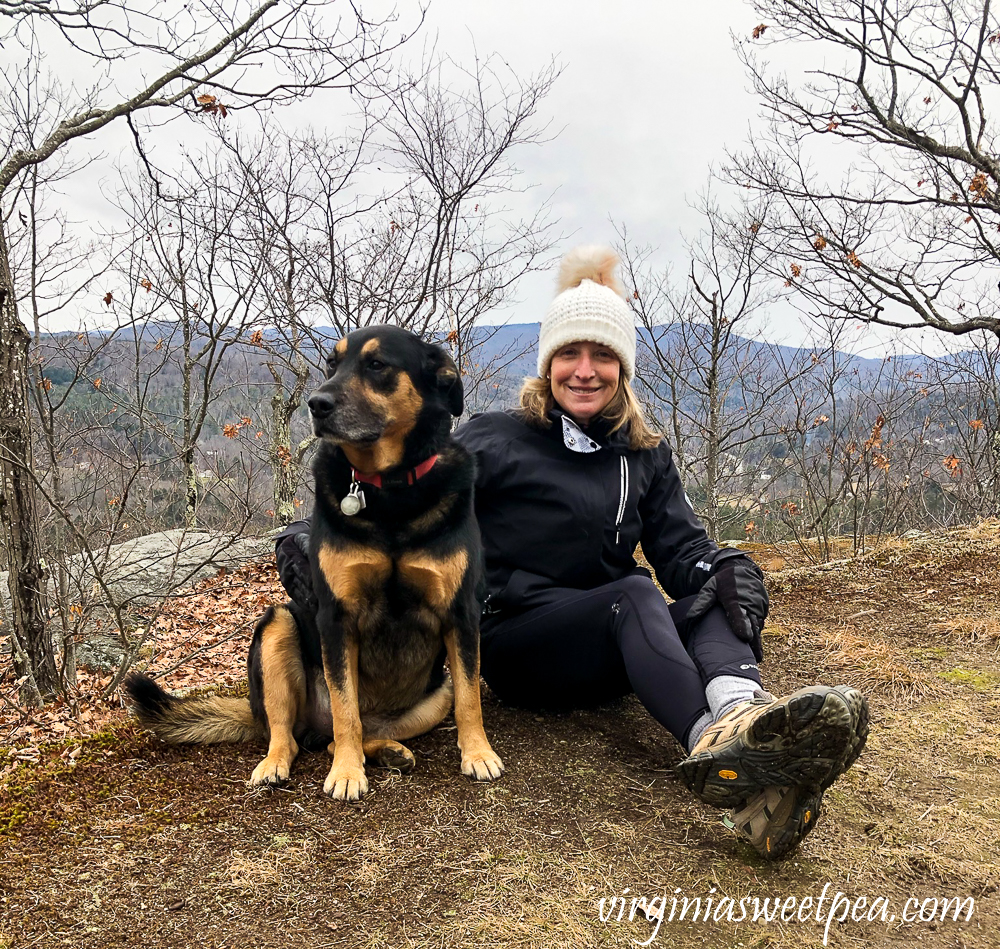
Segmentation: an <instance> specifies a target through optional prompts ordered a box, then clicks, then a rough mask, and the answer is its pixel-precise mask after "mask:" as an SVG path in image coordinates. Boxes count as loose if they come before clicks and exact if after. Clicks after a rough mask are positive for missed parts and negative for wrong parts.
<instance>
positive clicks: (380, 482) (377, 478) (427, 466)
mask: <svg viewBox="0 0 1000 949" xmlns="http://www.w3.org/2000/svg"><path fill="white" fill-rule="evenodd" d="M437 460H438V456H437V455H431V456H430V458H428V459H427V460H426V461H422V462H420V464H419V465H417V467H416V468H410V470H409V471H403V472H400V473H399V474H398V475H391V476H384V475H381V474H365V473H364V472H363V471H358V470H357V469H356V468H352V469H351V477H352V478H353V479H354V480H355V481H360V482H362V483H363V484H373V485H375V487H376V488H381V487H384V486H385V485H386V484H387V483H391V484H393V485H396V484H416V483H417V482H418V481H419V480H420V479H421V478H422V477H423V476H424V475H425V474H427V472H428V471H430V470H431V468H433V467H434V463H435V462H436V461H437Z"/></svg>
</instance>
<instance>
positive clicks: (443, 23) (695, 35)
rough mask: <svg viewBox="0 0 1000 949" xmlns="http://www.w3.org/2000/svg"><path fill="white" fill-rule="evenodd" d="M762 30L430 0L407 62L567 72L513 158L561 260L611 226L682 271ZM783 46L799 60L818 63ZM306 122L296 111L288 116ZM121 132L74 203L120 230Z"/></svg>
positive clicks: (573, 1)
mask: <svg viewBox="0 0 1000 949" xmlns="http://www.w3.org/2000/svg"><path fill="white" fill-rule="evenodd" d="M362 6H363V8H364V9H365V10H366V11H371V12H372V13H374V14H376V15H378V14H379V13H381V12H383V11H385V10H388V9H391V8H392V7H393V6H396V8H397V9H398V11H399V13H400V18H401V21H402V24H403V25H406V24H407V22H409V23H412V22H413V21H412V15H413V11H414V9H415V4H413V3H412V0H405V2H397V3H395V4H393V3H392V0H367V2H364V3H362ZM333 9H334V10H335V9H336V8H335V7H334V8H333ZM757 22H758V18H757V16H756V15H755V13H754V11H753V8H752V6H751V5H750V4H749V3H747V2H744V0H711V2H709V3H704V4H695V3H679V2H676V0H625V2H618V3H609V2H600V3H598V2H594V0H547V2H546V0H475V2H470V0H430V8H429V12H428V17H427V22H426V25H425V27H424V32H423V38H422V39H420V40H417V41H415V42H414V43H413V44H412V45H411V46H410V52H409V55H412V56H413V57H415V58H419V57H420V54H421V50H422V49H423V48H424V47H425V46H426V44H428V43H430V42H432V41H433V39H434V37H437V46H438V49H439V51H441V52H446V53H448V54H450V55H451V56H452V57H453V58H454V59H456V60H457V61H458V62H466V63H468V62H471V60H472V57H473V55H474V53H475V52H478V54H479V55H480V56H481V57H485V56H487V55H489V54H492V53H496V54H498V55H499V56H500V57H502V58H503V59H504V61H506V62H507V63H509V64H510V66H511V67H512V69H513V70H514V72H515V73H517V74H518V75H521V76H527V75H530V74H532V73H535V72H538V71H539V70H541V69H543V68H544V67H545V66H546V65H547V64H548V63H549V62H550V61H551V60H552V59H555V60H556V61H557V62H558V63H559V64H560V65H561V66H562V69H563V71H562V75H561V76H560V78H559V79H558V80H557V82H556V84H555V86H554V88H553V90H552V92H551V93H550V95H549V96H548V98H547V99H545V100H544V101H543V103H542V105H541V110H540V115H539V119H540V121H541V122H543V123H544V122H548V123H550V131H551V134H552V138H551V141H549V142H548V143H547V144H544V145H541V146H535V147H531V146H529V147H524V148H522V149H520V151H519V152H518V153H517V154H516V156H515V160H516V163H517V165H518V167H519V168H520V169H521V170H522V171H523V181H524V183H525V184H528V183H531V184H533V185H535V186H536V187H535V189H534V190H533V191H531V192H529V198H530V200H531V201H532V203H538V202H541V201H542V200H543V199H544V198H545V197H547V196H551V207H552V218H553V219H554V220H555V222H556V228H557V230H558V231H559V232H561V233H563V234H565V235H566V238H565V239H564V240H563V241H562V243H561V245H560V246H559V247H558V248H557V252H559V253H562V252H565V251H566V250H568V249H569V248H570V247H572V246H574V245H575V244H578V243H598V242H606V243H611V242H613V241H614V238H615V234H614V230H613V227H612V225H611V223H610V222H611V220H612V219H613V220H614V221H616V222H619V223H623V224H625V225H626V226H627V227H628V230H629V234H630V238H631V239H632V240H633V241H634V242H635V243H636V244H640V245H641V244H649V245H652V246H654V247H657V248H659V255H658V257H657V258H655V259H656V261H657V262H658V263H660V264H662V265H663V266H666V265H672V266H673V267H674V269H675V270H679V272H680V274H683V273H684V272H685V270H686V260H685V257H684V252H683V243H682V237H684V236H687V237H693V236H694V235H695V234H696V232H697V231H698V229H699V227H700V220H699V216H698V214H697V213H696V212H694V211H693V210H692V209H691V207H690V203H691V202H693V201H694V200H695V199H696V197H697V195H698V193H699V192H700V191H702V190H703V189H704V188H705V187H706V185H707V183H708V175H709V168H710V166H711V165H712V164H716V165H717V164H719V163H720V162H721V161H722V160H723V158H724V152H725V149H726V148H727V147H729V148H732V149H738V148H740V146H741V145H742V143H744V142H745V141H747V139H748V136H750V135H751V134H752V127H753V124H754V122H755V119H756V114H757V104H756V102H755V101H754V98H753V96H752V95H751V93H750V92H749V90H748V86H749V83H748V80H747V78H746V76H745V74H744V72H743V70H742V68H741V66H740V64H739V61H738V59H737V57H736V54H735V52H734V50H733V34H735V35H736V36H738V37H740V38H746V37H747V36H748V35H749V33H750V31H751V30H752V29H753V27H754V26H755V25H756V23H757ZM778 50H779V51H780V54H781V55H782V56H783V57H789V56H790V57H796V58H798V59H799V61H801V62H805V61H806V60H805V59H804V57H805V56H808V55H809V52H808V51H806V50H802V49H799V50H795V49H791V50H790V49H788V48H787V47H784V46H782V47H778ZM345 95H346V94H345ZM347 101H348V100H347V99H346V98H345V103H346V102H347ZM333 105H334V103H333V102H331V101H330V100H327V103H325V104H324V106H323V108H322V113H320V114H323V115H327V116H329V119H328V120H329V121H331V122H336V114H335V112H336V110H335V109H334V108H332V106H333ZM328 109H329V111H327V110H328ZM318 112H319V110H316V109H315V108H314V107H310V108H309V111H308V112H307V113H305V114H307V115H308V116H309V120H310V121H313V122H315V121H316V117H317V114H318ZM287 114H288V113H286V115H287ZM294 117H295V112H294V111H293V112H292V113H291V115H290V116H289V119H287V120H291V121H294ZM109 131H110V130H109ZM116 131H117V139H116V138H115V136H114V135H105V136H104V137H103V138H101V140H100V142H97V141H95V142H93V143H91V144H90V145H89V146H80V147H81V148H83V147H89V148H90V149H92V150H94V151H96V150H97V149H101V150H102V151H103V152H104V154H105V155H106V156H107V159H108V160H107V161H106V162H105V163H104V164H103V165H102V166H101V168H102V170H101V171H100V172H99V173H98V172H97V171H96V169H93V170H91V171H90V172H89V173H88V176H87V177H83V176H81V177H80V178H79V179H78V181H77V182H76V184H75V188H76V192H77V193H76V194H74V195H72V204H73V206H74V208H73V211H72V212H71V213H72V216H73V217H74V218H76V219H77V220H83V221H87V222H94V224H95V226H96V227H100V226H105V225H107V226H114V225H115V221H114V212H113V211H112V210H111V209H110V205H109V204H108V202H107V201H105V200H104V199H103V198H102V197H101V194H102V192H103V193H104V194H107V193H108V192H110V191H113V190H114V189H115V186H116V181H117V177H118V173H117V172H116V171H114V169H113V168H112V164H113V162H114V160H115V159H116V158H119V157H120V158H121V160H122V163H123V164H126V165H131V164H134V162H135V157H134V152H133V150H132V148H131V145H130V141H129V138H128V132H127V129H126V128H125V127H124V126H122V127H121V128H120V129H117V130H116ZM173 134H177V133H173ZM95 174H99V175H100V176H101V181H100V182H98V181H97V180H96V179H95V177H94V176H95ZM88 179H89V180H88ZM81 182H82V185H81ZM719 196H720V197H722V193H721V192H719ZM76 209H79V210H78V211H77V210H76ZM552 288H553V275H552V274H551V273H548V274H544V275H541V274H540V275H535V276H532V277H529V278H527V279H525V280H524V281H523V283H522V286H521V287H520V290H519V298H520V299H519V302H518V303H517V304H516V305H515V306H512V307H510V308H509V309H508V310H507V311H505V312H502V313H500V314H498V321H499V320H502V321H509V322H519V323H527V322H536V321H538V320H539V319H541V317H542V315H543V314H544V311H545V308H546V307H547V306H548V303H549V302H550V300H551V298H552V293H553V289H552ZM771 323H772V325H771V329H770V331H769V335H770V336H771V337H772V338H775V339H780V340H781V341H788V342H800V341H802V339H803V337H804V332H803V330H802V329H801V328H800V326H799V324H798V321H797V318H796V317H795V316H794V315H793V314H792V313H790V312H787V311H786V312H784V313H782V312H781V311H776V312H775V313H774V314H773V315H772V320H771ZM905 343H906V348H908V349H911V350H913V349H917V348H919V347H920V345H921V342H920V340H919V338H918V337H916V336H914V335H912V334H911V335H909V336H907V337H905Z"/></svg>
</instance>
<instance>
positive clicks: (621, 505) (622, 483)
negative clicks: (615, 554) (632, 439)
mask: <svg viewBox="0 0 1000 949" xmlns="http://www.w3.org/2000/svg"><path fill="white" fill-rule="evenodd" d="M619 461H620V462H621V469H620V477H619V490H620V497H619V500H618V519H617V520H616V521H615V543H616V544H617V543H618V542H619V540H620V539H621V535H622V532H621V526H622V518H623V517H624V516H625V504H626V502H627V501H628V459H627V458H626V457H625V456H624V455H622V456H621V457H620V458H619Z"/></svg>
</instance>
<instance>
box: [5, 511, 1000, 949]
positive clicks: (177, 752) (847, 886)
mask: <svg viewBox="0 0 1000 949" xmlns="http://www.w3.org/2000/svg"><path fill="white" fill-rule="evenodd" d="M754 554H755V556H757V558H758V559H759V561H760V562H761V563H762V565H763V566H764V567H765V569H766V570H767V571H768V582H769V588H770V590H771V593H772V615H771V621H770V626H769V628H768V630H767V632H766V634H765V648H766V652H767V658H766V662H765V666H764V674H765V677H766V678H765V682H766V684H767V685H768V686H769V687H770V688H771V690H772V691H775V692H782V691H787V690H791V689H793V688H796V687H798V686H800V685H804V684H807V683H810V682H813V681H816V680H820V681H826V682H829V683H836V682H849V683H851V684H853V685H856V686H858V687H860V688H862V689H864V690H865V691H866V693H867V694H868V695H869V697H870V701H871V708H872V729H871V739H870V741H869V745H868V750H867V751H866V753H865V754H864V755H863V756H862V758H861V760H860V761H859V762H858V764H857V765H856V766H855V767H854V769H853V770H852V771H851V772H849V773H848V774H847V775H845V776H844V777H843V778H842V779H841V780H840V781H839V782H837V784H836V785H835V786H834V787H833V788H832V789H831V790H830V791H829V792H828V793H827V795H826V797H825V800H824V806H823V816H822V818H821V820H820V822H819V824H818V826H817V828H816V830H815V831H814V832H813V833H812V834H811V835H810V836H809V837H808V838H807V839H806V840H805V842H804V843H803V845H802V847H801V848H800V850H799V851H798V852H797V853H795V854H793V855H792V856H791V857H790V858H789V859H787V860H785V861H783V862H781V863H777V864H766V863H765V862H763V861H762V860H761V859H760V858H758V857H757V856H756V854H755V853H754V852H753V851H752V850H750V849H749V848H748V847H746V846H745V845H743V844H741V843H739V842H738V841H737V840H736V839H735V838H734V837H733V836H732V835H731V834H730V833H729V832H728V831H727V830H726V829H725V828H724V827H723V826H722V825H721V823H720V822H719V814H718V812H714V811H713V810H712V809H710V808H708V807H706V806H703V805H701V804H700V803H699V802H697V801H696V800H695V799H693V798H692V796H691V795H690V794H688V792H687V791H686V790H685V789H684V788H683V787H682V786H681V785H680V784H679V783H678V781H677V780H676V778H675V777H674V775H673V772H672V766H673V765H674V764H675V763H676V762H677V761H678V760H679V759H680V757H681V749H680V747H679V746H678V745H677V744H676V743H675V742H674V741H673V740H672V739H671V738H670V737H669V736H668V735H666V734H665V733H664V732H663V731H662V730H661V729H659V728H658V727H657V726H656V725H655V724H654V723H653V722H652V721H651V720H650V719H649V718H648V716H647V715H645V714H644V713H643V711H642V709H641V707H640V706H639V705H638V703H637V702H636V701H635V700H634V699H632V698H630V699H626V700H622V701H621V702H619V703H617V704H615V705H613V706H606V707H603V708H600V709H595V710H588V711H580V712H574V713H571V714H559V715H556V714H536V713H533V712H526V711H522V710H517V709H511V708H506V707H504V706H502V705H501V704H500V703H498V702H497V701H496V700H495V699H494V698H493V697H492V696H490V694H489V693H488V691H485V690H484V708H485V717H486V723H487V730H488V732H489V734H490V736H491V738H492V740H493V743H494V746H495V747H496V749H497V750H498V751H499V753H500V754H501V755H502V756H503V758H504V760H505V762H506V765H507V769H508V770H507V773H506V774H505V775H504V777H503V778H502V779H501V780H500V781H498V782H496V783H494V784H481V785H480V784H474V783H471V782H469V781H468V780H467V779H465V778H463V777H462V775H461V774H460V773H459V770H458V753H457V750H456V748H455V732H454V728H453V727H447V725H446V726H445V727H441V728H439V729H437V730H436V731H434V732H432V733H431V734H429V735H426V736H424V737H422V738H419V739H416V740H414V741H412V742H410V743H408V744H409V745H410V747H411V748H412V749H413V750H414V752H415V753H416V755H417V758H418V767H417V769H416V770H415V771H414V772H413V773H412V774H410V775H406V776H402V775H399V774H395V773H390V772H386V771H377V770H374V769H373V770H372V771H371V772H370V775H371V776H372V777H373V779H374V780H373V781H372V790H371V792H370V793H369V795H368V797H367V798H366V799H365V800H364V801H363V802H362V803H360V804H357V805H345V804H339V803H334V802H332V801H330V800H328V799H326V798H325V797H324V796H323V794H322V790H321V787H322V782H323V778H324V775H325V773H326V770H327V768H328V759H327V757H326V755H325V754H312V755H304V756H303V757H302V758H300V760H299V762H298V764H297V766H296V769H295V772H294V775H293V780H292V782H291V783H290V785H289V786H288V787H287V788H285V789H283V790H279V791H274V792H266V791H250V790H249V789H248V787H247V785H246V778H247V777H248V775H249V773H250V771H251V770H252V768H253V767H254V765H255V764H256V763H257V761H258V760H259V758H260V755H261V750H260V749H258V748H255V747H251V746H218V747H213V748H169V747H166V746H164V745H162V744H160V743H158V742H157V741H156V740H154V739H152V738H150V737H148V736H146V735H145V734H142V733H139V732H138V731H137V730H136V729H135V728H134V727H133V726H132V725H131V724H130V723H129V722H128V720H127V718H126V716H125V713H124V712H122V711H121V710H120V709H117V710H115V711H114V712H113V714H111V715H110V716H105V718H104V719H103V720H102V722H101V723H100V725H99V727H98V728H96V729H95V730H94V733H93V734H91V735H90V736H89V737H86V738H83V739H80V738H78V737H72V738H66V739H65V740H63V741H62V742H60V743H57V744H55V745H52V746H50V747H47V748H45V749H43V751H42V753H41V754H38V755H35V756H34V757H36V758H37V759H38V760H37V761H28V762H23V763H20V764H17V766H16V767H13V766H12V765H13V764H14V763H15V761H16V752H17V748H16V744H17V743H16V738H15V739H12V745H11V749H10V750H9V751H7V752H6V754H7V756H8V768H7V773H6V775H5V777H4V778H3V786H2V787H0V900H2V916H0V949H14V947H17V949H22V947H25V949H26V947H42V949H50V947H61V946H72V947H78V949H85V947H94V949H96V947H102V949H112V947H122V949H125V947H128V949H138V947H147V946H148V947H153V946H155V947H158V949H179V947H196V946H197V947H212V949H215V947H218V949H222V947H242V946H254V947H260V949H266V947H282V949H285V947H289V946H294V947H309V949H320V947H334V946H336V947H344V949H353V947H372V949H374V947H392V949H396V947H428V949H429V947H445V946H449V947H450V946H476V947H486V949H488V947H501V946H503V947H536V946H537V947H562V946H567V947H568V946H582V947H591V946H594V947H599V946H609V947H610V946H631V945H636V944H650V945H661V946H671V947H678V949H689V947H702V946H704V947H718V946H726V947H742V949H751V947H752V949H786V947H787V949H793V947H795V949H798V947H812V946H822V945H831V946H878V947H897V946H898V947H903V946H906V947H912V946H915V945H921V946H927V947H941V949H944V947H955V949H973V947H975V949H981V947H991V946H1000V935H998V932H997V928H998V923H1000V911H998V901H997V887H998V885H1000V856H998V854H1000V724H998V723H1000V655H998V648H1000V597H998V595H997V589H996V585H997V563H998V557H1000V524H998V523H997V522H990V523H986V524H983V525H980V526H979V527H978V528H975V529H973V530H964V531H951V532H946V533H944V532H943V533H935V534H928V535H921V536H920V537H916V538H912V539H908V540H897V541H894V542H893V543H891V544H889V545H888V546H885V547H883V548H881V549H879V550H878V551H876V552H874V553H872V554H869V555H867V556H865V557H863V558H860V559H858V560H853V561H843V562H839V563H835V564H833V565H827V566H812V567H810V566H802V563H803V559H802V557H801V555H800V554H799V553H798V552H797V551H796V550H795V549H794V548H791V547H789V548H774V547H766V548H765V547H759V548H755V549H754ZM259 571H260V568H258V576H257V577H256V579H255V581H254V582H255V583H256V584H257V586H258V588H259V585H260V582H261V581H260V577H259ZM228 582H229V583H230V584H231V583H232V579H231V578H230V580H229V581H228ZM227 589H228V588H227ZM259 592H260V591H259V589H258V594H259ZM218 599H219V609H220V611H224V612H225V615H226V621H225V623H221V622H219V623H216V624H215V628H216V630H217V632H220V633H221V632H224V631H226V630H230V629H231V623H232V621H233V616H232V611H233V598H232V596H231V595H227V596H220V597H219V598H218ZM248 599H249V600H254V602H256V599H255V598H253V597H250V598H248ZM209 612H210V611H209ZM209 619H211V617H209ZM249 630H250V625H249V620H248V621H247V636H249ZM210 652H211V650H210V649H206V650H203V652H202V653H201V656H202V658H204V655H205V654H206V653H210ZM152 658H153V666H154V668H155V666H156V661H155V660H156V655H155V653H154V655H153V657H152ZM213 662H214V665H211V664H210V666H211V668H212V670H213V674H214V675H215V677H216V678H217V679H219V680H220V681H231V682H236V681H238V680H239V679H240V676H241V669H240V666H239V662H238V661H237V660H235V659H234V660H233V661H232V662H231V663H230V664H229V665H228V666H227V667H226V668H224V669H221V668H219V667H220V666H221V665H222V663H220V662H219V661H218V660H213ZM161 668H165V667H162V666H161ZM185 674H186V675H188V676H189V675H190V669H188V670H186V673H185ZM165 681H166V682H167V684H168V685H170V684H172V676H167V677H166V679H165ZM206 681H211V679H206ZM824 893H825V902H824V903H823V904H819V905H818V903H817V901H818V900H819V898H820V897H821V896H822V895H824ZM837 894H843V896H842V897H840V898H839V899H838V898H837ZM658 896H659V897H661V898H662V897H664V896H665V897H666V911H667V917H668V918H667V920H666V921H664V922H663V923H662V925H660V926H659V927H657V926H656V924H655V923H653V922H650V921H648V920H647V919H646V918H645V917H644V916H643V914H642V913H641V911H640V912H636V913H635V914H634V918H632V919H631V920H630V919H629V916H630V911H631V908H632V904H631V902H630V901H631V900H632V899H633V898H634V897H646V898H647V899H653V898H654V897H658ZM621 897H623V898H624V899H623V900H619V899H618V898H621ZM969 897H971V898H972V899H973V900H974V910H973V912H972V916H971V918H970V919H967V918H966V917H967V915H968V910H969V908H970V904H969V903H965V904H964V907H963V909H962V911H961V913H960V918H959V919H958V920H957V921H956V920H955V919H954V918H953V917H954V915H955V907H954V906H953V907H952V908H951V909H949V910H948V911H947V918H945V919H943V920H942V918H941V916H942V912H943V901H944V900H946V899H953V898H959V899H961V900H967V899H968V898H969ZM685 898H686V899H687V901H688V903H687V911H686V913H685V918H684V919H681V918H680V915H681V910H682V908H684V904H683V903H682V900H684V899H685ZM775 898H777V899H780V900H781V901H782V905H783V907H785V908H786V912H785V915H786V919H785V920H784V921H783V920H782V919H781V918H780V914H779V915H778V916H777V917H776V918H774V919H772V920H771V921H767V920H765V919H763V918H758V919H757V920H756V921H754V920H753V919H752V916H753V912H754V906H755V904H754V899H757V900H759V901H763V900H765V899H772V900H773V899H775ZM790 898H791V899H794V900H795V901H797V902H795V904H794V905H792V904H788V903H786V901H788V900H789V899H790ZM807 898H811V899H812V900H813V902H812V904H811V905H810V904H808V903H806V902H805V900H806V899H807ZM695 899H700V901H701V902H700V903H698V904H696V903H695V902H694V900H695ZM861 899H864V900H867V904H866V905H864V906H861V908H860V909H859V908H858V907H859V906H860V904H859V903H858V901H859V900H861ZM602 900H603V901H604V902H603V903H602V902H601V901H602ZM674 900H676V903H674V902H673V901H674ZM741 900H744V901H745V902H744V904H743V906H744V907H745V908H746V914H747V919H746V920H744V921H742V922H737V921H735V920H736V919H738V918H739V913H740V901H741ZM908 900H916V901H917V902H918V904H919V905H918V906H916V907H914V905H913V904H910V905H909V906H907V901H908ZM612 901H615V902H612ZM835 901H836V902H835ZM845 901H849V902H850V906H849V907H848V906H847V904H846V902H845ZM880 901H881V902H880ZM925 901H937V904H936V907H937V908H936V909H935V904H934V903H932V902H925ZM873 903H874V907H873V906H872V904H873ZM769 905H772V907H773V904H769ZM789 906H792V912H794V913H797V914H798V917H799V918H794V917H793V918H791V919H789V918H787V917H788V916H789V915H790V912H789V910H788V907H789ZM832 906H835V909H833V918H832V919H831V920H828V919H827V917H828V916H829V915H830V912H831V907H832ZM672 909H673V913H674V918H673V920H672V921H671V920H670V919H669V917H670V914H671V910H672ZM848 909H850V910H852V911H853V915H854V918H853V919H852V918H851V915H850V912H848ZM921 909H922V911H923V914H924V917H925V918H924V919H923V920H920V919H917V920H915V921H913V922H904V921H903V913H904V911H906V912H910V913H912V914H914V915H916V914H917V913H918V912H919V911H920V910H921ZM845 913H846V915H845ZM695 915H697V920H698V921H693V919H692V917H694V916H695ZM932 915H933V916H934V917H935V918H934V919H930V918H929V917H931V916H932ZM619 917H620V918H619ZM840 917H844V919H843V922H838V921H837V920H838V918H840ZM869 917H870V918H869ZM890 917H893V918H892V919H890ZM706 918H707V920H708V921H705V920H706Z"/></svg>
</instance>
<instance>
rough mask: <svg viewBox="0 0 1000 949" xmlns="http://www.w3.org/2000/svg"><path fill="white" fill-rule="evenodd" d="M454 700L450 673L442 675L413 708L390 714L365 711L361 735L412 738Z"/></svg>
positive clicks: (436, 720) (440, 717)
mask: <svg viewBox="0 0 1000 949" xmlns="http://www.w3.org/2000/svg"><path fill="white" fill-rule="evenodd" d="M453 701H454V690H453V689H452V684H451V676H446V677H445V680H444V682H442V683H441V685H439V686H438V687H437V688H436V689H435V690H434V691H433V692H428V693H427V694H426V695H425V696H424V697H423V698H422V699H421V700H420V701H419V702H417V704H416V705H414V706H413V708H410V709H407V710H406V711H405V712H403V713H402V714H400V715H396V716H393V717H391V718H390V717H388V716H380V715H366V716H365V718H364V730H365V739H366V740H367V739H369V738H391V739H393V740H394V741H405V740H406V739H407V738H416V737H417V735H423V734H424V732H429V731H430V730H431V729H432V728H434V727H436V726H437V725H440V724H441V722H442V721H443V719H444V717H445V716H446V715H447V714H448V713H449V712H450V711H451V706H452V703H453Z"/></svg>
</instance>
